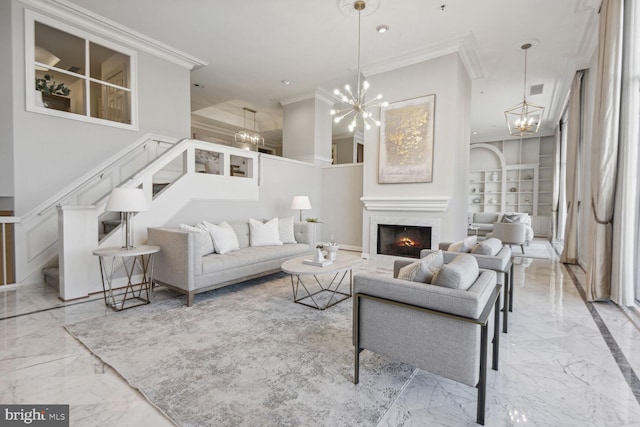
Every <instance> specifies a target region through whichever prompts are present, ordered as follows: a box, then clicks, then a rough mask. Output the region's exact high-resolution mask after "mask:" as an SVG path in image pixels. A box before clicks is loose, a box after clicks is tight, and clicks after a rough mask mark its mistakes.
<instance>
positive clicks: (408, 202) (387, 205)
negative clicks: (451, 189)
mask: <svg viewBox="0 0 640 427" xmlns="http://www.w3.org/2000/svg"><path fill="white" fill-rule="evenodd" d="M360 200H361V201H362V203H364V208H365V209H366V210H368V211H407V212H444V211H446V210H447V207H448V206H449V201H450V200H451V197H444V196H439V197H361V198H360Z"/></svg>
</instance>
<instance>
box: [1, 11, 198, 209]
mask: <svg viewBox="0 0 640 427" xmlns="http://www.w3.org/2000/svg"><path fill="white" fill-rule="evenodd" d="M12 5H13V6H14V7H13V11H12V25H13V28H12V37H13V40H12V47H13V57H12V62H13V67H12V71H13V73H14V74H13V85H12V88H13V106H12V111H13V112H14V114H15V115H14V118H13V137H12V142H13V150H14V156H15V160H14V163H13V166H14V179H15V209H16V215H24V214H25V213H27V212H28V211H29V210H30V209H32V208H34V207H35V206H37V205H38V204H39V203H42V202H43V201H44V200H46V199H47V198H48V197H50V196H51V195H52V194H55V193H56V192H58V191H60V190H62V189H63V188H64V187H65V186H66V185H68V184H70V183H71V182H73V180H75V179H77V177H78V176H80V175H82V174H84V173H87V172H89V171H90V170H92V169H93V168H95V167H96V166H97V165H99V164H100V163H101V162H103V161H104V160H105V159H106V158H108V157H109V156H111V155H113V154H115V153H116V152H118V151H119V150H121V149H123V148H124V147H126V146H127V145H129V144H131V143H132V142H134V141H136V140H138V139H139V138H140V137H141V136H143V135H144V134H147V133H154V134H159V135H165V136H170V137H178V138H183V137H188V136H189V128H190V115H189V110H190V90H189V85H190V73H189V70H188V69H186V68H183V67H180V66H178V65H175V64H173V63H170V62H168V61H165V60H162V59H159V58H156V57H154V56H152V55H149V54H146V53H143V52H139V54H138V79H137V82H138V89H139V95H138V111H139V131H131V130H124V129H118V128H112V127H109V126H101V125H96V124H90V123H85V122H79V121H75V120H71V119H65V118H60V117H53V116H48V115H44V114H38V113H32V112H27V111H26V110H25V89H24V87H25V65H24V64H25V58H24V47H23V46H24V5H23V4H22V3H20V2H18V1H17V0H13V1H12ZM3 28H4V26H3ZM101 37H103V36H101ZM103 38H104V37H103ZM127 47H130V46H127ZM28 84H29V85H32V82H29V83H28Z"/></svg>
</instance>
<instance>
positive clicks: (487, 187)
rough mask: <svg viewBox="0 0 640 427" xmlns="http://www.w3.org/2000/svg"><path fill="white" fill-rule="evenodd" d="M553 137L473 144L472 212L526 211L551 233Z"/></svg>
mask: <svg viewBox="0 0 640 427" xmlns="http://www.w3.org/2000/svg"><path fill="white" fill-rule="evenodd" d="M553 144H554V139H553V137H536V138H523V139H512V140H503V141H492V142H486V143H477V144H472V145H471V156H470V159H471V160H470V172H469V211H470V212H471V213H473V212H526V213H528V214H530V215H531V217H532V227H533V228H534V232H535V233H536V235H540V236H548V235H549V233H550V224H551V203H552V200H553V191H552V190H553Z"/></svg>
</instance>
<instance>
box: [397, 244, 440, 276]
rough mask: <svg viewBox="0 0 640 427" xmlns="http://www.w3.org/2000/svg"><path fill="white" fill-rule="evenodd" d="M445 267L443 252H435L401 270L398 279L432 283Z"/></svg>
mask: <svg viewBox="0 0 640 427" xmlns="http://www.w3.org/2000/svg"><path fill="white" fill-rule="evenodd" d="M443 265H444V258H443V256H442V251H434V252H431V253H430V254H428V255H427V256H425V257H424V258H421V259H419V260H418V261H415V262H412V263H411V264H409V265H406V266H404V267H402V268H401V269H400V272H399V273H398V279H403V280H409V281H412V282H421V283H431V280H432V279H433V276H434V275H435V274H436V272H437V271H438V270H439V269H440V267H442V266H443Z"/></svg>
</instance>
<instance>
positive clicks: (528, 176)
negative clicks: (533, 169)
mask: <svg viewBox="0 0 640 427" xmlns="http://www.w3.org/2000/svg"><path fill="white" fill-rule="evenodd" d="M524 179H526V180H527V181H528V180H531V179H533V177H532V176H531V175H527V176H525V177H524Z"/></svg>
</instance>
